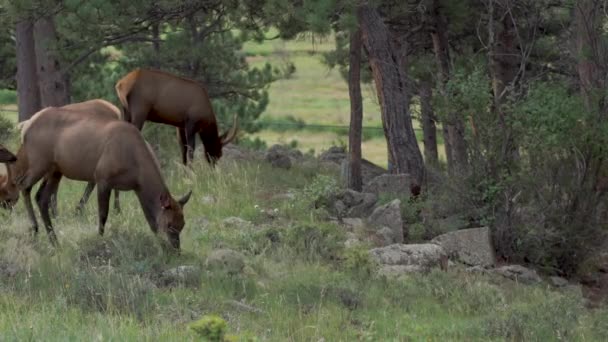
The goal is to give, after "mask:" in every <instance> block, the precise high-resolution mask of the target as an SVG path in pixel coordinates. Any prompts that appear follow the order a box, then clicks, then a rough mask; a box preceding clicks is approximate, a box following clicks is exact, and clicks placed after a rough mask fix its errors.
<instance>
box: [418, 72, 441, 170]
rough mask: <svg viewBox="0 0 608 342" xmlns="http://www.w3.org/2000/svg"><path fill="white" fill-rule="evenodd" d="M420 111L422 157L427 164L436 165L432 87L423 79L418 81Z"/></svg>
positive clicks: (435, 132) (435, 129) (437, 156)
mask: <svg viewBox="0 0 608 342" xmlns="http://www.w3.org/2000/svg"><path fill="white" fill-rule="evenodd" d="M418 89H419V91H418V94H419V95H420V113H421V117H422V134H423V142H424V159H425V162H426V164H427V165H432V166H437V165H438V163H439V155H438V153H437V127H436V125H435V114H434V113H433V106H432V104H431V99H432V98H433V88H432V86H431V82H430V81H429V80H426V79H423V80H421V81H420V83H419V87H418Z"/></svg>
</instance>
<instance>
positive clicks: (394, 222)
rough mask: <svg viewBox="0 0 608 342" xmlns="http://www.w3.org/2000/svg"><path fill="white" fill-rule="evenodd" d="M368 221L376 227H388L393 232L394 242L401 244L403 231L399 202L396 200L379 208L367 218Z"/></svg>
mask: <svg viewBox="0 0 608 342" xmlns="http://www.w3.org/2000/svg"><path fill="white" fill-rule="evenodd" d="M368 221H369V222H370V224H371V225H373V226H376V227H379V228H381V227H388V228H390V229H391V230H392V232H393V239H394V241H395V242H398V243H401V242H403V236H404V229H403V220H402V218H401V201H400V200H398V199H396V200H393V201H392V202H390V203H387V204H385V205H382V206H379V207H377V208H376V209H374V211H373V212H372V214H371V215H370V216H369V218H368Z"/></svg>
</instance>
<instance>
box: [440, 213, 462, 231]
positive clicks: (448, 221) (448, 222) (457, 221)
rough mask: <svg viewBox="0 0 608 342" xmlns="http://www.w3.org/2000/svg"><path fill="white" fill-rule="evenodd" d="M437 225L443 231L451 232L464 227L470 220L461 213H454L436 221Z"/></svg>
mask: <svg viewBox="0 0 608 342" xmlns="http://www.w3.org/2000/svg"><path fill="white" fill-rule="evenodd" d="M435 222H436V227H437V229H438V230H439V232H441V233H449V232H453V231H456V230H460V229H464V228H466V227H467V226H468V224H469V222H468V221H466V220H465V219H463V218H462V217H461V216H460V215H452V216H448V217H446V218H443V219H438V220H436V221H435Z"/></svg>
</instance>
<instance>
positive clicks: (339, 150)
mask: <svg viewBox="0 0 608 342" xmlns="http://www.w3.org/2000/svg"><path fill="white" fill-rule="evenodd" d="M319 160H320V161H321V162H324V163H332V164H334V165H335V166H336V168H339V169H340V171H341V173H342V177H343V179H345V176H346V175H345V174H344V172H345V171H346V169H347V167H346V166H342V165H343V162H344V161H346V160H347V153H346V150H345V149H344V148H343V147H336V146H334V147H331V148H329V149H328V150H327V151H325V152H323V153H321V154H320V155H319ZM343 171H344V172H343ZM383 173H386V169H383V168H381V167H380V166H378V165H376V164H374V163H372V162H370V161H368V160H366V159H361V178H362V180H363V184H366V183H368V182H369V181H371V180H372V179H374V178H375V177H378V176H380V175H381V174H383Z"/></svg>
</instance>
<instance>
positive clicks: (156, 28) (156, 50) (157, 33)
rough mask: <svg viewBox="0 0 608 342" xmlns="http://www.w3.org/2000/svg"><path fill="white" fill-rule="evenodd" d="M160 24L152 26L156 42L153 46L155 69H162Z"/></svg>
mask: <svg viewBox="0 0 608 342" xmlns="http://www.w3.org/2000/svg"><path fill="white" fill-rule="evenodd" d="M159 26H160V24H159V23H154V24H153V25H152V38H153V39H154V41H153V42H152V44H153V45H152V46H153V49H154V60H153V65H154V67H155V68H157V69H160V30H159Z"/></svg>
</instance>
